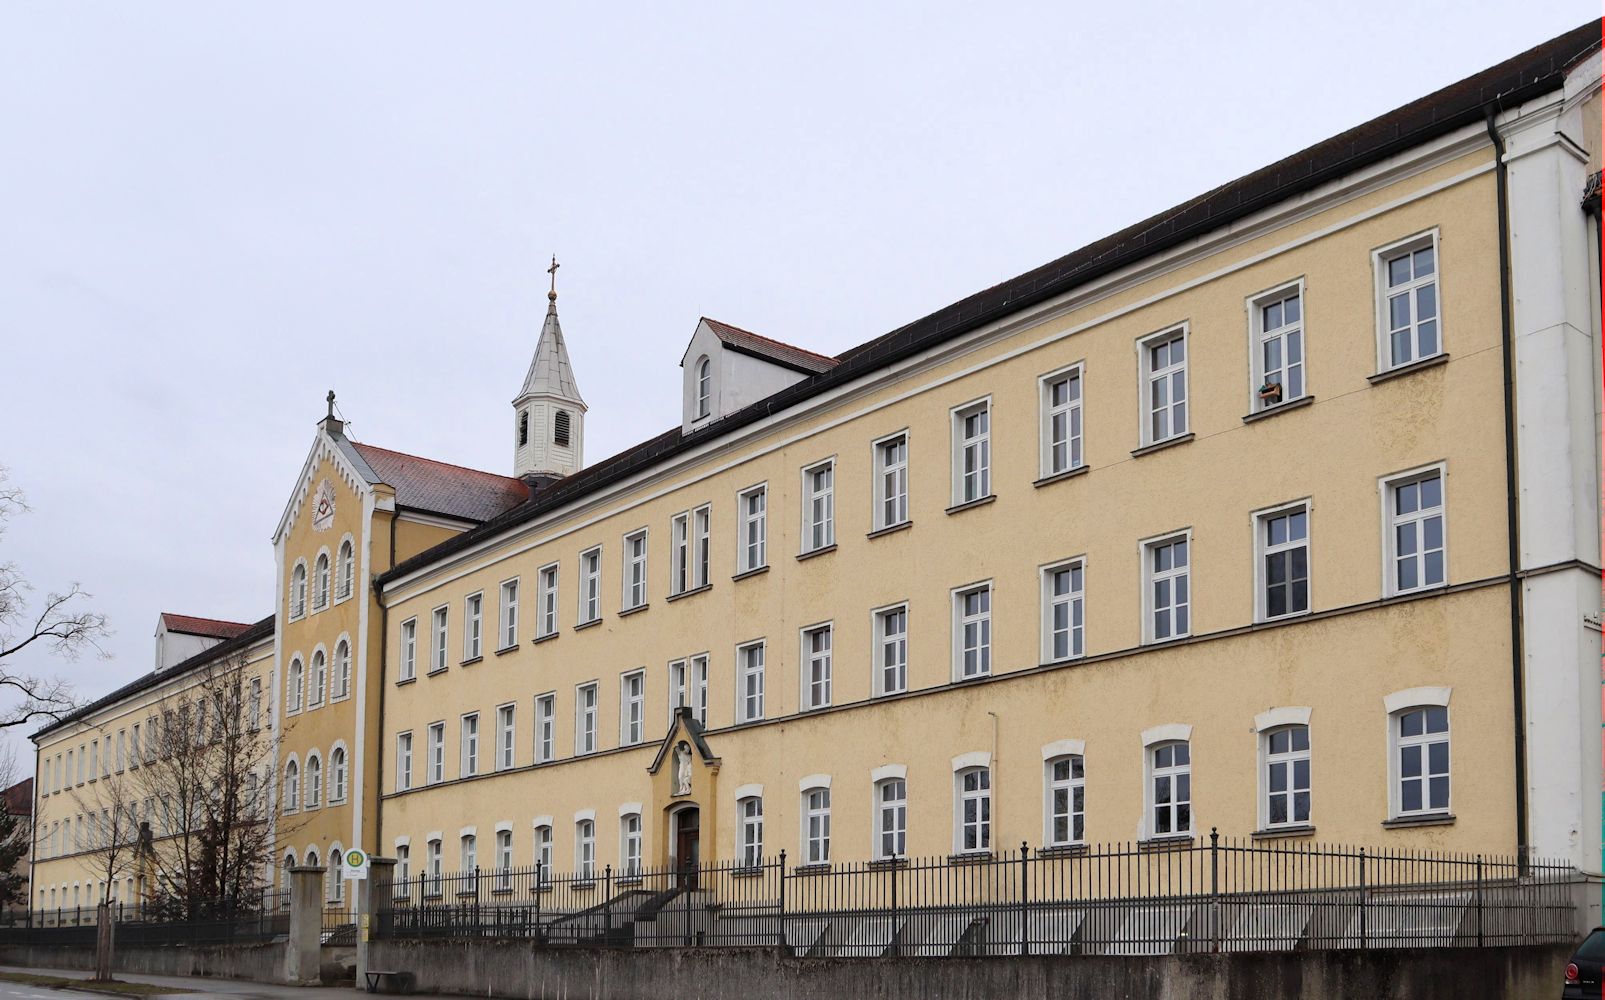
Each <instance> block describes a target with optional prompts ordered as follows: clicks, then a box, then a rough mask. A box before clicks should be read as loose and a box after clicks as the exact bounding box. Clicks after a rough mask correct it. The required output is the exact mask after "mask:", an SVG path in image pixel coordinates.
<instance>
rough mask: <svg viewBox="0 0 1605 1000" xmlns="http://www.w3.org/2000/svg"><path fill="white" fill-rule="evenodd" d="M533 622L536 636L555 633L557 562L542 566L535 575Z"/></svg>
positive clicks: (544, 636) (541, 636) (540, 636)
mask: <svg viewBox="0 0 1605 1000" xmlns="http://www.w3.org/2000/svg"><path fill="white" fill-rule="evenodd" d="M535 613H536V615H538V616H539V620H538V621H537V622H536V623H535V627H536V635H537V637H538V638H542V639H544V638H546V637H547V636H552V635H556V634H557V563H552V564H551V565H550V566H542V567H541V569H540V571H539V572H538V573H537V574H536V576H535Z"/></svg>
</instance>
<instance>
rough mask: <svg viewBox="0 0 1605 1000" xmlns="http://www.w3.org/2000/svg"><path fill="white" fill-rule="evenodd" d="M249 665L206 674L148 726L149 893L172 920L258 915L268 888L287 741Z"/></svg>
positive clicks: (208, 669) (236, 663)
mask: <svg viewBox="0 0 1605 1000" xmlns="http://www.w3.org/2000/svg"><path fill="white" fill-rule="evenodd" d="M244 667H245V657H244V654H243V653H241V654H236V655H235V656H233V657H230V658H228V659H226V660H221V661H216V662H213V663H210V664H208V665H206V666H203V667H201V668H200V669H199V676H198V678H197V683H196V684H195V685H194V686H193V687H191V688H190V689H189V691H188V692H187V693H186V694H184V695H183V696H182V697H180V698H178V699H176V700H175V701H172V702H169V703H166V704H164V705H163V707H162V713H161V716H160V718H159V720H155V719H153V720H151V721H149V722H147V724H146V743H145V746H144V747H142V748H141V750H140V753H141V755H142V756H141V760H140V767H139V769H138V770H137V771H130V772H129V773H130V774H132V775H136V778H135V782H136V785H137V787H138V789H139V795H140V796H141V797H143V798H144V800H145V803H146V810H145V811H146V813H147V815H148V816H150V819H149V821H148V822H149V824H150V827H151V833H150V840H151V849H150V851H149V854H148V857H147V858H145V859H144V864H145V867H146V874H145V877H146V880H147V886H146V894H147V896H148V897H150V899H151V901H152V903H153V904H155V905H156V906H157V907H158V910H159V911H160V912H162V915H163V916H166V917H168V918H171V919H184V920H194V919H212V918H215V917H217V916H219V915H224V914H230V915H231V914H237V913H245V912H250V911H252V910H254V909H255V908H256V907H257V906H258V905H259V904H260V902H261V898H262V890H263V889H264V888H266V879H265V876H266V873H267V871H268V865H269V862H270V859H271V857H272V852H273V838H274V830H273V824H272V823H271V822H270V820H271V818H272V816H271V811H270V808H269V803H270V792H271V789H272V783H273V782H272V774H273V771H272V769H273V760H274V751H275V750H276V748H277V737H276V736H275V734H274V733H273V731H272V730H271V729H269V728H268V727H267V726H265V725H263V714H264V706H263V704H262V693H261V690H260V688H257V687H254V686H253V685H252V684H251V680H250V678H248V677H247V675H246V671H245V669H244Z"/></svg>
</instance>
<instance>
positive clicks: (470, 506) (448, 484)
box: [351, 441, 529, 521]
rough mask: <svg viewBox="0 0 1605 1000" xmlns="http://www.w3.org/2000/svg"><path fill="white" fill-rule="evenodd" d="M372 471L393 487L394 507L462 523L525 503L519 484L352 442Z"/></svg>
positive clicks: (525, 490)
mask: <svg viewBox="0 0 1605 1000" xmlns="http://www.w3.org/2000/svg"><path fill="white" fill-rule="evenodd" d="M351 443H352V445H353V446H354V447H355V448H356V449H357V451H358V452H360V453H361V455H362V457H363V458H364V459H365V460H366V461H367V463H368V464H369V465H370V466H372V467H373V471H374V472H376V473H377V474H378V475H379V478H380V479H381V480H383V481H384V482H385V483H387V484H389V485H390V486H392V487H394V488H395V491H396V503H397V504H398V505H399V506H402V507H406V508H409V509H411V510H417V511H423V512H425V513H429V514H441V515H444V516H445V517H455V518H460V519H462V520H465V521H488V520H490V519H491V518H493V517H495V516H496V515H497V514H500V513H501V512H502V511H504V510H507V509H508V508H510V507H516V506H518V505H519V504H521V503H523V502H524V501H525V500H528V499H529V487H528V486H525V485H524V482H523V480H521V479H514V478H512V477H510V476H498V475H496V474H495V473H494V472H480V471H479V470H477V469H465V468H463V467H462V466H460V465H450V464H448V463H446V462H437V461H435V460H434V459H432V458H420V457H419V456H417V455H408V454H405V453H403V452H399V451H391V450H390V449H389V448H380V447H377V446H375V445H371V444H362V443H360V442H356V441H353V442H351Z"/></svg>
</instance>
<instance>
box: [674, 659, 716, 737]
mask: <svg viewBox="0 0 1605 1000" xmlns="http://www.w3.org/2000/svg"><path fill="white" fill-rule="evenodd" d="M682 706H685V707H689V708H690V709H691V714H692V716H693V717H694V718H695V719H696V720H697V722H699V723H700V724H702V725H704V726H705V725H707V724H708V658H707V657H706V656H693V657H691V658H690V659H687V660H675V661H674V662H673V663H671V664H669V721H670V722H671V723H672V722H673V721H674V712H675V710H676V709H678V708H680V707H682Z"/></svg>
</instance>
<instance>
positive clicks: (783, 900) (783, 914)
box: [775, 847, 786, 948]
mask: <svg viewBox="0 0 1605 1000" xmlns="http://www.w3.org/2000/svg"><path fill="white" fill-rule="evenodd" d="M776 934H777V936H778V937H779V938H780V940H778V941H776V942H775V943H776V944H778V945H779V946H780V947H782V948H784V947H786V849H785V848H784V847H782V848H781V849H780V928H779V930H777V931H776Z"/></svg>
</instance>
